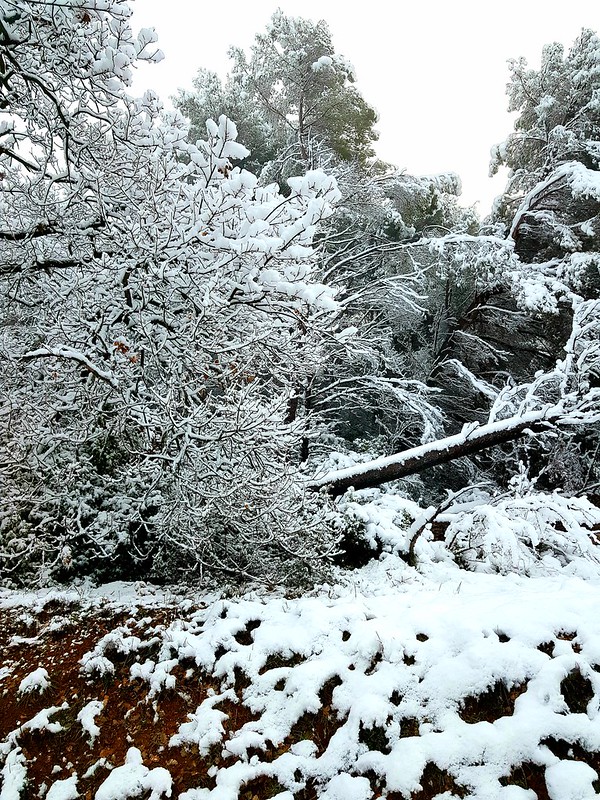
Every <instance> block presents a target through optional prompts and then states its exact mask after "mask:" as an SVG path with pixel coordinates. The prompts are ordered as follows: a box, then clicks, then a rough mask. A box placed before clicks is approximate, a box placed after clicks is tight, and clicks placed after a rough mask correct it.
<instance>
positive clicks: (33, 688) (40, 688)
mask: <svg viewBox="0 0 600 800" xmlns="http://www.w3.org/2000/svg"><path fill="white" fill-rule="evenodd" d="M49 686H50V681H49V680H48V672H47V671H46V670H45V669H44V667H38V668H37V669H34V670H33V672H30V673H29V675H26V676H25V677H24V678H23V680H22V681H21V683H20V684H19V694H28V693H30V692H39V694H42V692H45V691H46V689H47V688H48V687H49Z"/></svg>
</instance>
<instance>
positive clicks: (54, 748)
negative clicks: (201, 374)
mask: <svg viewBox="0 0 600 800" xmlns="http://www.w3.org/2000/svg"><path fill="white" fill-rule="evenodd" d="M599 599H600V579H598V578H594V577H589V578H587V579H585V580H584V579H582V578H580V577H577V576H573V575H568V574H561V573H560V572H557V574H556V575H554V576H540V577H529V578H525V577H521V576H518V575H515V574H509V575H505V576H502V575H497V574H485V573H484V574H481V573H480V574H478V573H472V572H466V571H464V570H459V569H458V568H457V567H454V566H452V565H449V564H433V563H432V564H430V565H429V566H428V567H427V568H425V569H421V571H417V570H415V569H413V568H410V567H408V566H407V565H406V564H405V563H404V562H403V561H402V560H401V559H400V558H399V557H397V556H395V555H393V554H387V555H383V556H382V557H381V559H379V560H378V561H374V562H372V563H371V564H369V565H368V566H366V567H364V568H363V569H361V570H358V571H355V572H353V573H348V574H347V575H346V576H345V577H343V578H342V577H340V581H339V582H338V583H336V584H335V585H331V586H322V587H320V588H319V589H318V590H314V591H312V592H310V593H308V594H307V595H305V596H301V597H289V596H285V594H284V593H271V594H265V593H259V592H255V593H250V594H246V595H243V596H241V597H237V598H236V597H228V598H227V597H223V596H217V595H207V596H202V597H199V596H194V595H193V594H192V593H188V594H187V595H186V596H181V597H178V596H175V595H173V594H171V593H166V594H165V593H164V592H161V591H160V590H158V589H154V588H153V587H150V586H147V585H139V584H138V585H133V584H132V585H125V584H112V585H110V586H106V587H101V588H100V589H98V590H94V591H90V590H88V591H84V592H79V593H77V592H74V591H73V592H66V593H65V592H63V593H58V592H56V591H53V592H38V593H31V594H18V593H14V592H9V591H4V592H2V593H0V612H1V613H2V614H3V619H4V624H3V630H4V632H5V634H6V645H5V648H4V654H5V657H4V660H3V667H2V668H1V669H0V692H1V691H2V687H3V686H4V694H3V695H2V699H1V700H0V702H2V704H3V707H4V712H3V713H1V714H0V720H1V721H2V725H3V727H4V730H3V734H2V735H3V736H4V739H3V743H2V745H1V746H0V753H1V759H2V763H3V769H2V776H3V783H2V788H1V789H0V798H1V800H17V798H18V797H21V798H24V797H37V796H39V797H43V796H44V795H45V797H46V798H50V800H74V799H75V798H77V797H79V796H88V797H95V798H97V800H121V799H122V798H127V797H137V796H140V797H150V798H152V800H154V799H155V798H156V800H158V798H160V797H170V796H174V797H180V798H181V800H209V799H210V800H234V799H235V800H237V799H238V798H246V797H248V798H263V797H265V798H266V797H271V798H277V800H293V799H294V798H296V800H300V799H305V800H308V798H322V799H323V800H370V799H371V798H376V797H386V796H387V797H389V798H391V799H392V800H393V799H395V798H401V797H404V798H409V797H413V798H414V797H418V798H433V797H435V798H438V800H449V799H450V798H452V797H474V798H480V799H481V800H494V799H495V798H497V799H498V800H534V798H536V797H539V798H546V797H547V798H550V799H551V800H588V798H590V799H591V798H593V797H596V796H597V793H596V792H597V790H598V788H599V787H600V783H598V772H597V770H598V767H599V766H600V714H599V711H600V615H599V614H598V607H599ZM6 620H9V624H8V627H10V626H11V625H12V632H11V631H10V630H7V623H6ZM17 631H21V633H18V632H17ZM22 631H28V634H29V635H23V633H22ZM119 693H120V694H119ZM116 695H118V696H119V697H120V699H115V697H116ZM48 753H50V754H51V755H48ZM44 759H45V761H44ZM52 760H54V762H55V763H52ZM41 762H44V763H45V765H46V766H44V763H41ZM46 773H47V774H46Z"/></svg>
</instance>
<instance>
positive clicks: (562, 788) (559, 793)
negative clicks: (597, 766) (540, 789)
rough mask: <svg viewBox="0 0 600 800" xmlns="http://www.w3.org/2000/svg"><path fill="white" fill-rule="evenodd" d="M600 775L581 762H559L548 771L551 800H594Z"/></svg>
mask: <svg viewBox="0 0 600 800" xmlns="http://www.w3.org/2000/svg"><path fill="white" fill-rule="evenodd" d="M597 779H598V773H597V772H596V771H595V770H593V769H592V768H591V767H589V766H588V765H587V764H584V763H582V762H581V761H559V762H558V763H557V764H552V765H551V766H550V767H548V769H547V770H546V786H547V787H548V794H549V795H550V800H592V798H594V797H598V795H597V794H596V792H595V790H594V787H593V786H592V782H593V781H595V780H597Z"/></svg>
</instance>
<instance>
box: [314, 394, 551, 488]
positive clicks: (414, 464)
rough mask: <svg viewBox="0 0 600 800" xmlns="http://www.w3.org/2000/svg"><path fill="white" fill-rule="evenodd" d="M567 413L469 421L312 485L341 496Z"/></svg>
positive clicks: (494, 442) (509, 437)
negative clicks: (459, 428)
mask: <svg viewBox="0 0 600 800" xmlns="http://www.w3.org/2000/svg"><path fill="white" fill-rule="evenodd" d="M563 414H564V412H563V410H562V409H560V408H559V407H557V406H552V407H550V408H545V409H540V410H538V411H531V412H529V413H527V414H524V415H523V416H518V417H510V418H509V419H503V420H500V421H498V422H491V423H488V424H487V425H479V424H478V423H475V424H473V425H468V426H465V427H464V428H463V430H462V431H461V432H460V433H457V434H455V435H454V436H447V437H446V438H444V439H438V440H437V441H435V442H428V443H427V444H423V445H420V446H419V447H412V448H411V449H410V450H405V451H404V452H403V453H395V454H394V455H393V456H383V457H381V458H377V459H375V460H374V461H367V462H365V463H364V464H357V465H356V466H353V467H348V468H347V469H340V470H336V471H335V472H329V473H327V474H326V475H323V476H322V477H318V478H315V479H313V480H312V481H310V482H309V484H308V488H309V489H313V490H319V489H321V488H323V487H326V488H327V491H328V492H329V493H330V494H331V495H333V496H334V497H337V496H339V495H341V494H343V493H344V492H345V491H346V489H349V488H350V487H351V486H352V487H353V488H354V489H368V488H371V487H373V486H380V485H381V484H382V483H387V482H388V481H395V480H397V479H398V478H404V477H406V476H407V475H415V474H417V473H419V472H423V471H424V470H426V469H431V467H437V466H438V465H439V464H446V463H448V462H449V461H454V460H455V459H457V458H462V457H463V456H470V455H473V453H478V452H479V451H480V450H485V449H486V448H488V447H493V446H494V445H498V444H505V443H506V442H511V441H514V440H515V439H518V438H520V437H521V436H525V435H528V434H530V433H540V432H542V431H544V430H548V428H549V427H551V426H552V424H553V423H556V422H558V420H559V419H560V418H561V417H562V416H563Z"/></svg>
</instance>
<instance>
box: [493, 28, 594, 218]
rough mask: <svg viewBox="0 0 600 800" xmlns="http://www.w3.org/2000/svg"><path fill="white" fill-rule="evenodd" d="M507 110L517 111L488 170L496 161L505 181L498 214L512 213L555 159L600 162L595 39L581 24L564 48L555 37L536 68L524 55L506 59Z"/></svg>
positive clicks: (544, 175)
mask: <svg viewBox="0 0 600 800" xmlns="http://www.w3.org/2000/svg"><path fill="white" fill-rule="evenodd" d="M509 68H510V72H511V76H510V82H509V84H508V86H507V94H508V96H509V111H516V112H518V114H519V116H518V118H517V120H516V122H515V130H514V132H513V133H511V134H510V136H509V137H508V138H507V139H506V141H505V142H503V143H502V144H501V145H498V146H496V148H495V149H494V151H493V159H492V163H491V167H490V172H491V173H492V174H495V173H496V172H497V170H498V168H499V167H500V166H501V165H504V166H507V167H508V168H509V170H510V181H509V184H508V187H507V190H506V192H505V196H504V198H503V199H502V202H501V206H500V208H499V211H498V214H499V216H500V217H501V218H503V219H508V217H509V216H510V215H511V214H512V213H514V210H515V203H517V202H518V200H519V199H520V198H521V197H522V196H523V194H524V193H525V192H527V191H529V190H530V189H531V188H532V187H533V186H535V184H536V183H538V182H539V181H540V180H542V179H544V178H546V177H547V176H548V175H549V174H550V173H551V172H552V171H553V170H554V169H555V168H556V167H557V166H558V165H559V164H561V163H564V162H566V161H573V160H576V161H580V162H581V163H582V164H584V165H585V166H587V167H589V168H592V169H597V168H598V166H599V163H600V39H599V38H598V36H597V34H596V33H594V32H593V31H591V30H589V29H583V30H582V32H581V34H580V36H579V37H578V38H577V39H576V40H575V42H574V44H573V46H572V47H571V48H570V49H569V51H568V53H566V54H565V52H564V48H563V46H562V45H561V44H559V43H558V42H554V43H553V44H548V45H546V46H545V47H544V49H543V51H542V59H541V67H540V69H539V70H535V69H530V68H529V67H528V66H527V61H526V60H525V59H524V58H519V59H515V60H512V61H511V62H510V67H509Z"/></svg>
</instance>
